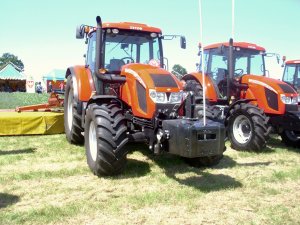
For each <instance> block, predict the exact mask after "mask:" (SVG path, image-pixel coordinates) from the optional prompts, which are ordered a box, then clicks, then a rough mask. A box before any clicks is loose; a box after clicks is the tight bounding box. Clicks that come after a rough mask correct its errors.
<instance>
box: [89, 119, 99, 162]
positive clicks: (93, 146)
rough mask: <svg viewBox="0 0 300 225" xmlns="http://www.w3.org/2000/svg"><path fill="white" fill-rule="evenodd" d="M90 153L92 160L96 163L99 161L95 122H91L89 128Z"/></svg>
mask: <svg viewBox="0 0 300 225" xmlns="http://www.w3.org/2000/svg"><path fill="white" fill-rule="evenodd" d="M89 151H90V155H91V157H92V160H93V161H94V162H95V161H96V159H97V136H96V127H95V124H94V122H93V121H91V123H90V128H89Z"/></svg>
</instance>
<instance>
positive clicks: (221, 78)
mask: <svg viewBox="0 0 300 225" xmlns="http://www.w3.org/2000/svg"><path fill="white" fill-rule="evenodd" d="M227 76H228V72H227V70H226V69H223V68H218V72H217V79H216V84H217V85H216V86H217V90H219V91H218V92H219V93H218V96H219V95H220V94H221V95H222V96H226V92H227Z"/></svg>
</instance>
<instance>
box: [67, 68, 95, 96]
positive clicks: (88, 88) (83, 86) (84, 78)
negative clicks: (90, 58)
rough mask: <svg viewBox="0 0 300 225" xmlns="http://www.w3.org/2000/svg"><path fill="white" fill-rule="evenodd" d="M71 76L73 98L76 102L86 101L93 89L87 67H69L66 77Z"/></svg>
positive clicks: (92, 82) (92, 81) (91, 78)
mask: <svg viewBox="0 0 300 225" xmlns="http://www.w3.org/2000/svg"><path fill="white" fill-rule="evenodd" d="M68 76H72V79H73V87H74V98H75V100H76V102H87V101H89V99H90V98H91V95H92V92H94V91H95V85H94V80H93V77H92V74H91V71H90V69H89V68H86V67H85V66H74V67H69V68H68V69H67V71H66V78H68Z"/></svg>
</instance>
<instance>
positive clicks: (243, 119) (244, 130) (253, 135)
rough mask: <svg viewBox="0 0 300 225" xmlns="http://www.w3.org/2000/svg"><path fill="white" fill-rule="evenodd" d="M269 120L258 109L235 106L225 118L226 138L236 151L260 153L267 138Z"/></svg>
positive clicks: (250, 105) (245, 104)
mask: <svg viewBox="0 0 300 225" xmlns="http://www.w3.org/2000/svg"><path fill="white" fill-rule="evenodd" d="M268 120H269V118H268V117H267V116H266V115H265V113H264V112H263V111H262V110H261V109H259V108H258V107H256V106H254V105H252V104H248V103H241V104H236V105H235V106H234V107H233V108H232V109H231V110H230V112H229V116H228V117H227V119H226V121H227V125H228V127H227V131H228V138H229V140H230V142H231V146H232V148H234V149H236V150H250V151H251V150H252V151H261V150H262V149H263V148H265V147H266V142H267V139H268V138H269V129H268Z"/></svg>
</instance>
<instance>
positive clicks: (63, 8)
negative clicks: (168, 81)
mask: <svg viewBox="0 0 300 225" xmlns="http://www.w3.org/2000/svg"><path fill="white" fill-rule="evenodd" d="M231 2H232V0H202V18H203V21H202V22H203V34H202V36H203V42H202V43H203V44H204V45H206V44H212V43H216V42H225V41H228V40H229V38H230V37H231V30H232V16H231V15H232V7H231ZM199 11H200V10H199V0H185V1H183V0H172V1H170V0H169V1H167V0H150V1H146V0H126V1H124V0H107V1H104V0H89V1H74V0H51V1H46V0H9V1H8V0H6V1H2V2H1V4H0V55H2V54H3V53H6V52H9V53H12V54H14V55H16V56H18V58H19V59H21V60H22V61H23V63H24V65H25V71H24V72H25V74H26V75H31V76H33V77H35V79H39V77H42V76H43V75H45V74H47V73H49V72H50V71H51V70H52V69H67V68H68V67H69V66H73V65H84V63H85V60H84V58H83V55H84V54H85V52H86V45H85V44H84V41H83V40H78V39H76V38H75V30H76V26H77V25H81V24H87V25H92V26H95V25H96V22H95V18H96V16H97V15H100V16H101V18H102V21H103V22H123V21H124V22H138V23H145V24H147V25H150V26H154V27H159V28H161V29H162V31H163V34H180V35H184V36H185V37H186V40H187V49H185V50H182V49H180V44H179V39H176V40H172V41H164V42H163V45H164V56H165V57H167V58H168V61H169V70H171V68H172V67H173V65H174V64H180V65H182V66H183V67H185V68H186V69H187V70H188V72H192V71H195V70H196V66H195V64H196V63H197V62H198V61H199V58H198V56H197V52H198V43H199V42H200V16H199V14H200V13H199ZM299 17H300V0H235V20H234V40H235V41H245V42H250V43H255V44H257V45H260V46H263V47H265V48H266V50H267V52H275V53H279V54H280V55H281V56H282V55H285V56H286V57H287V59H299V58H300V43H299V40H300V39H299V37H300V29H299V27H300V18H299ZM275 62H276V60H275V58H270V59H268V61H267V69H268V70H269V72H270V76H271V77H273V78H277V79H278V78H280V77H281V76H282V68H281V67H280V65H278V64H277V63H275Z"/></svg>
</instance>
